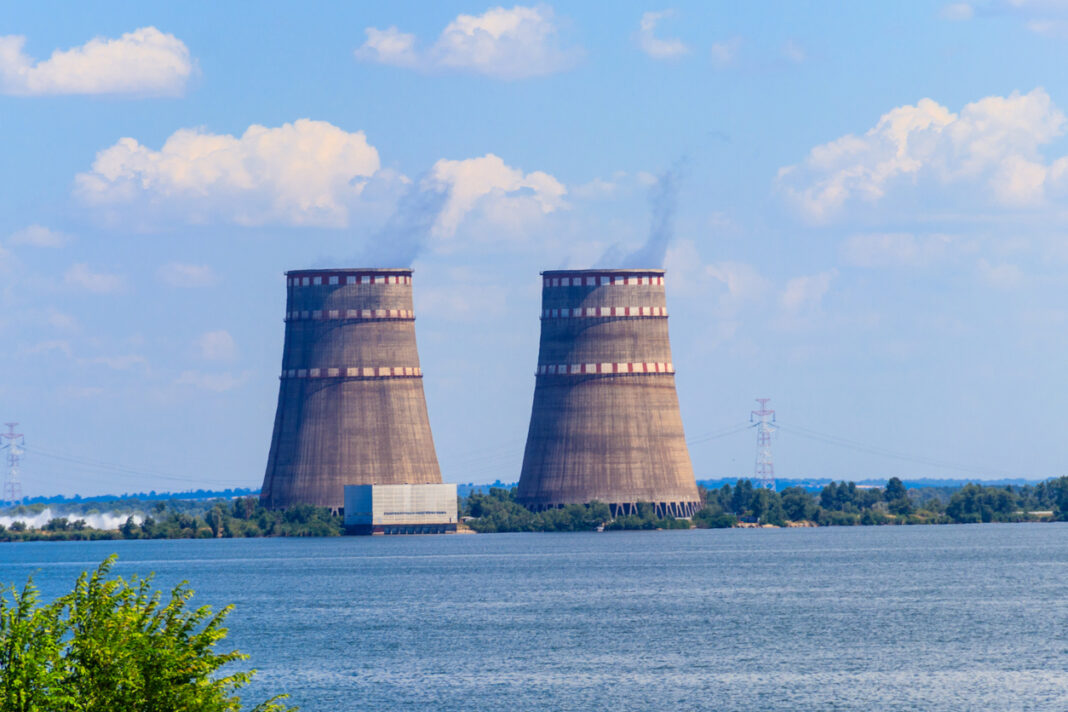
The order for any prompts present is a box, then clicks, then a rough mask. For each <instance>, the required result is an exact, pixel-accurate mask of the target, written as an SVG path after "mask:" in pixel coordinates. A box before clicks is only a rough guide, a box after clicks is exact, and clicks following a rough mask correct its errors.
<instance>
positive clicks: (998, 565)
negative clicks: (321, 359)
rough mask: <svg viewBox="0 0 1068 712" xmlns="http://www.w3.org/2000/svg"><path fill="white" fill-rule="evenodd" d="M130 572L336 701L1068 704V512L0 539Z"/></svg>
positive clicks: (831, 706) (627, 706) (9, 578)
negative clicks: (845, 521)
mask: <svg viewBox="0 0 1068 712" xmlns="http://www.w3.org/2000/svg"><path fill="white" fill-rule="evenodd" d="M112 552H117V553H118V554H119V556H120V563H119V565H118V567H117V571H118V572H119V573H122V574H123V575H128V574H131V573H135V572H137V573H148V572H152V571H154V572H156V574H157V578H158V581H159V582H160V584H162V585H166V586H168V587H169V586H170V585H172V584H174V583H176V582H178V581H180V580H183V579H185V580H188V581H189V582H190V584H191V585H192V587H193V588H194V589H195V590H196V596H195V598H194V601H195V602H198V603H210V604H212V605H214V606H222V605H225V604H228V603H233V604H235V605H236V609H235V611H234V613H233V614H232V616H231V617H230V619H229V627H230V637H229V638H228V641H230V642H231V643H232V644H233V646H235V647H237V648H239V649H241V650H243V651H245V652H247V653H249V654H251V656H252V660H251V662H250V664H251V665H253V666H255V667H257V668H258V669H259V670H260V675H259V676H258V678H257V682H256V684H255V686H254V687H252V688H250V692H249V694H248V696H247V697H246V700H252V699H254V698H255V699H262V698H263V697H264V696H266V695H267V693H268V692H274V691H288V692H289V693H290V694H291V702H292V703H293V704H297V705H300V707H301V709H302V710H305V711H306V712H312V711H330V712H334V711H337V710H463V711H465V712H470V711H472V710H509V711H511V712H522V711H525V710H697V709H701V710H1066V709H1068V525H1064V524H1021V525H1013V524H1006V525H990V524H988V525H962V526H938V527H930V526H929V527H856V528H826V529H781V530H772V529H763V530H744V529H729V530H711V531H709V530H704V531H700V530H699V531H682V532H680V531H673V532H619V533H605V534H497V535H478V536H427V537H374V538H369V537H368V538H358V537H344V538H337V539H303V540H302V539H288V540H287V539H248V540H218V541H131V542H95V543H54V544H53V543H42V544H2V545H0V581H2V582H4V583H11V582H17V583H21V582H23V581H24V580H25V579H26V577H27V576H28V575H30V574H33V575H34V577H35V579H36V581H37V583H38V584H39V586H40V587H41V588H42V590H43V593H44V594H45V596H46V597H47V598H51V597H53V596H54V595H56V594H58V593H61V592H64V591H66V590H68V589H69V587H70V585H71V583H72V582H73V580H74V578H75V577H76V575H77V574H78V572H80V571H81V570H83V569H85V568H87V567H92V566H94V565H95V564H97V563H99V561H100V560H101V559H103V558H104V557H105V556H107V555H108V554H110V553H112Z"/></svg>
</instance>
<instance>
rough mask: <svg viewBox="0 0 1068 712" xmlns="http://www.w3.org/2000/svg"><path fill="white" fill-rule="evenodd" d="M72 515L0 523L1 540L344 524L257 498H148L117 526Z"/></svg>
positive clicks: (325, 531) (194, 534)
mask: <svg viewBox="0 0 1068 712" xmlns="http://www.w3.org/2000/svg"><path fill="white" fill-rule="evenodd" d="M35 506H40V505H35ZM26 510H27V513H30V512H31V511H32V509H31V508H26ZM11 516H18V514H17V513H16V514H13V515H11ZM74 516H76V515H68V516H65V517H57V518H54V519H52V520H51V521H49V522H48V523H46V524H45V525H44V526H43V527H41V528H40V529H30V528H28V527H27V526H26V524H25V523H24V522H22V521H18V520H16V521H14V522H13V523H12V524H11V526H8V527H4V526H3V525H0V541H90V540H97V539H212V538H224V537H225V538H231V537H261V536H339V535H340V534H341V532H342V528H343V523H342V519H341V517H340V516H338V515H336V514H332V513H331V512H330V510H329V509H327V508H326V507H314V506H312V505H310V504H307V505H300V506H297V507H290V508H289V509H287V510H285V511H275V510H269V509H266V508H264V507H263V506H262V505H261V504H260V502H259V498H258V497H239V498H237V499H233V500H229V499H227V500H215V501H210V502H181V501H167V502H154V503H149V506H148V507H147V513H146V514H145V515H144V519H143V520H142V521H141V522H140V523H139V522H138V521H137V520H138V519H139V518H140V516H139V517H137V518H135V517H134V516H133V515H131V516H129V517H127V519H126V521H125V522H124V523H123V524H122V526H120V527H119V528H118V529H116V530H100V529H92V528H90V527H88V526H87V525H86V523H85V520H83V519H76V518H73V517H74Z"/></svg>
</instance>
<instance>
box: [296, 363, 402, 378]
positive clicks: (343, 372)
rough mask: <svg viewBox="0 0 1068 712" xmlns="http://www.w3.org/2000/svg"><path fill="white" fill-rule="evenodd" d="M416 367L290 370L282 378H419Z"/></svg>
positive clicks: (350, 367) (351, 367) (349, 367)
mask: <svg viewBox="0 0 1068 712" xmlns="http://www.w3.org/2000/svg"><path fill="white" fill-rule="evenodd" d="M422 375H423V371H422V369H421V368H419V367H418V366H375V367H366V366H364V367H360V366H348V367H338V368H290V369H287V370H284V371H282V378H421V377H422Z"/></svg>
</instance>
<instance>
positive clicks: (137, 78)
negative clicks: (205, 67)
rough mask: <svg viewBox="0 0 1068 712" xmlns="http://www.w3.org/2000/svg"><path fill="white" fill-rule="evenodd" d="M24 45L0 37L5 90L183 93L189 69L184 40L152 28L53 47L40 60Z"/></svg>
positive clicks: (2, 87) (0, 74)
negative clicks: (62, 46) (80, 43)
mask: <svg viewBox="0 0 1068 712" xmlns="http://www.w3.org/2000/svg"><path fill="white" fill-rule="evenodd" d="M25 44H26V38H25V37H22V36H19V35H7V36H3V37H0V90H2V91H3V93H5V94H16V95H41V94H147V95H172V96H173V95H179V94H181V93H182V91H183V90H184V89H185V85H186V82H187V81H188V79H189V76H190V75H191V74H192V73H193V61H192V60H191V59H190V56H189V48H188V47H186V46H185V43H183V42H182V41H181V40H179V39H178V38H177V37H175V36H174V35H170V34H166V33H164V32H160V31H159V30H157V29H156V28H155V27H142V28H140V29H137V30H134V31H133V32H127V33H126V34H124V35H123V36H122V37H120V38H118V39H107V38H103V37H98V38H95V39H92V40H90V41H89V42H86V43H85V44H84V45H81V46H80V47H74V48H72V49H68V50H58V49H57V50H56V51H55V52H53V53H52V56H51V57H50V58H48V59H46V60H43V61H39V62H37V61H34V60H33V58H31V57H29V56H27V55H26V54H25V53H24V52H23V47H24V45H25Z"/></svg>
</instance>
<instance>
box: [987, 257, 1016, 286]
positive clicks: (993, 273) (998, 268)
mask: <svg viewBox="0 0 1068 712" xmlns="http://www.w3.org/2000/svg"><path fill="white" fill-rule="evenodd" d="M977 269H978V272H979V279H981V280H982V281H983V282H985V283H986V284H988V285H990V286H991V287H996V288H997V289H1014V288H1016V287H1018V286H1020V285H1021V284H1022V283H1023V281H1024V275H1023V271H1022V270H1021V269H1020V268H1019V267H1018V266H1016V265H1014V264H1009V263H1002V264H990V263H989V262H988V261H986V260H985V259H983V260H979V263H978V265H977Z"/></svg>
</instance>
